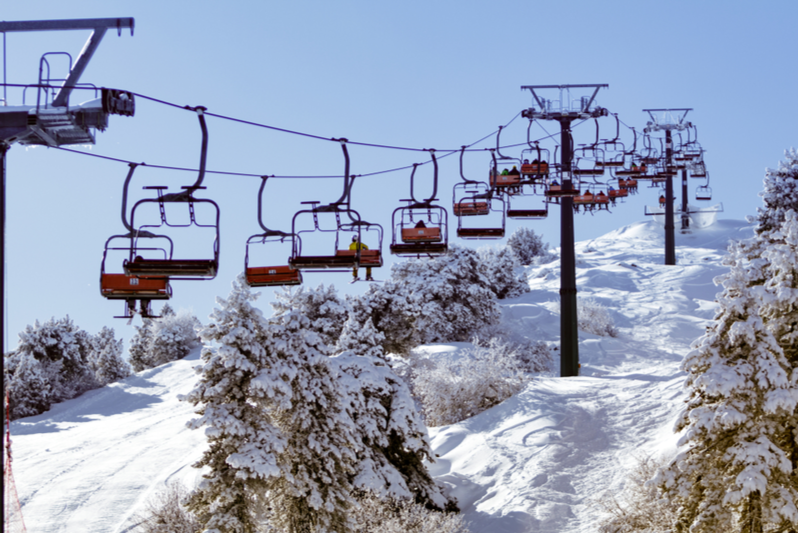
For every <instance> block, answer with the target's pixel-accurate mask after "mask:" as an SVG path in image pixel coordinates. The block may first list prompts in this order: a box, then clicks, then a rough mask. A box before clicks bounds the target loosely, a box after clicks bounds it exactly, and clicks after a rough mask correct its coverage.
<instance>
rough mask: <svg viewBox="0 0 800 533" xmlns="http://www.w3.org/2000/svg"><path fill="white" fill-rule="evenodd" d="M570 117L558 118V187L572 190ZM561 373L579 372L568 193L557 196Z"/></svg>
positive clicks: (573, 222) (576, 373) (573, 242)
mask: <svg viewBox="0 0 800 533" xmlns="http://www.w3.org/2000/svg"><path fill="white" fill-rule="evenodd" d="M571 120H572V119H570V118H565V119H563V120H561V121H560V122H561V187H562V189H563V190H564V191H571V190H572V179H571V176H572V174H571V173H572V133H571V131H570V123H571ZM559 295H560V296H561V376H562V377H570V376H577V375H578V374H579V368H580V364H579V357H578V289H577V286H576V283H575V221H574V210H573V208H572V196H563V197H562V198H561V289H560V290H559Z"/></svg>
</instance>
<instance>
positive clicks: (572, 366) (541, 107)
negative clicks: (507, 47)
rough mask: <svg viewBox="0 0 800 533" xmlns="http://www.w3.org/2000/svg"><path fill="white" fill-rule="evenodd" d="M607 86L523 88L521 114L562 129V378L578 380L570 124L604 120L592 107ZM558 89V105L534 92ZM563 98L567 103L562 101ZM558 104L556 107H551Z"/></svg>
mask: <svg viewBox="0 0 800 533" xmlns="http://www.w3.org/2000/svg"><path fill="white" fill-rule="evenodd" d="M607 87H608V84H588V85H523V86H522V87H521V89H522V90H523V91H524V90H528V91H530V92H531V94H532V95H533V99H534V102H535V103H536V105H535V107H531V108H529V109H525V110H523V111H522V116H523V117H525V118H529V119H540V120H555V121H558V123H559V124H560V125H561V165H560V172H561V189H562V194H560V196H561V199H560V200H561V290H560V291H559V294H560V295H561V376H563V377H567V376H577V375H578V373H579V368H580V364H579V362H578V299H577V294H578V290H577V287H576V283H575V224H574V219H573V208H572V199H573V195H574V194H577V193H578V192H579V191H576V190H575V189H573V184H572V157H573V153H572V133H571V131H570V125H571V124H572V121H574V120H579V119H587V118H597V117H601V116H607V115H608V110H607V109H605V108H602V107H599V106H595V107H594V108H593V107H592V104H593V103H594V99H595V97H596V96H597V93H598V91H599V90H600V89H601V88H607ZM549 89H558V94H559V97H558V101H557V102H556V101H551V100H546V99H544V98H542V97H540V96H539V95H538V94H537V93H536V91H537V90H549ZM571 89H594V92H593V93H592V95H591V96H582V97H580V99H579V100H576V101H574V102H573V101H572V100H571V93H570V90H571ZM565 96H566V101H565ZM554 104H557V105H554Z"/></svg>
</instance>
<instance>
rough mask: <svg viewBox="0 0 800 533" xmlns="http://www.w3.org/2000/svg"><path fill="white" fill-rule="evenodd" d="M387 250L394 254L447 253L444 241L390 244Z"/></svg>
mask: <svg viewBox="0 0 800 533" xmlns="http://www.w3.org/2000/svg"><path fill="white" fill-rule="evenodd" d="M389 250H390V251H391V252H392V253H393V254H395V255H442V254H445V253H447V243H444V242H412V243H397V244H391V245H390V246H389Z"/></svg>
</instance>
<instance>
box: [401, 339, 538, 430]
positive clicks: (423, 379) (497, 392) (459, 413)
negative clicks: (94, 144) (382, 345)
mask: <svg viewBox="0 0 800 533" xmlns="http://www.w3.org/2000/svg"><path fill="white" fill-rule="evenodd" d="M461 355H462V356H461V357H460V358H459V359H458V362H455V363H453V362H448V364H441V363H437V362H436V361H435V360H433V359H429V358H424V359H422V360H417V361H415V362H414V364H413V366H414V369H413V374H412V382H413V386H414V394H415V395H416V397H417V398H418V399H419V400H420V402H422V406H423V412H424V414H425V419H426V421H427V424H428V425H429V426H443V425H448V424H455V423H456V422H460V421H461V420H466V419H467V418H470V417H472V416H475V415H477V414H478V413H481V412H483V411H485V410H486V409H489V408H490V407H493V406H495V405H497V404H499V403H501V402H503V401H504V400H506V399H508V398H510V397H511V396H513V395H514V394H517V393H518V392H520V391H521V390H522V389H523V387H524V386H525V382H526V381H527V380H528V378H527V377H526V376H525V374H524V373H523V371H522V369H521V368H520V364H519V359H518V358H519V354H518V353H517V352H516V351H515V350H514V348H513V347H512V346H510V345H509V344H508V343H505V342H502V341H500V340H498V339H492V340H490V341H489V342H488V343H487V344H486V345H485V346H474V347H473V348H471V349H468V350H466V351H464V352H463V353H462V354H461Z"/></svg>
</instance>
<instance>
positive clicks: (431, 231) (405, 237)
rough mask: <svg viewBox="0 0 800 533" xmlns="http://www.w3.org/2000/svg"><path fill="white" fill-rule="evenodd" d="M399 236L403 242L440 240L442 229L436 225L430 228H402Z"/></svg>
mask: <svg viewBox="0 0 800 533" xmlns="http://www.w3.org/2000/svg"><path fill="white" fill-rule="evenodd" d="M400 238H401V239H402V241H403V242H405V243H417V242H440V241H441V240H442V229H441V228H439V227H438V226H434V227H430V228H403V229H401V230H400Z"/></svg>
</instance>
